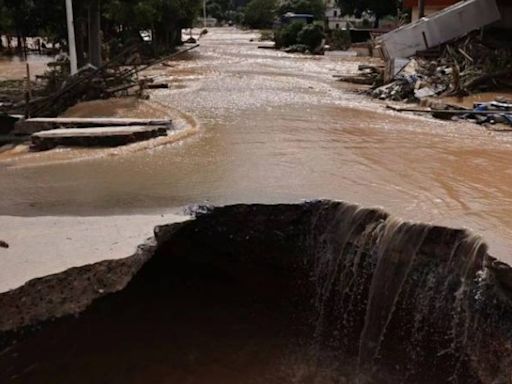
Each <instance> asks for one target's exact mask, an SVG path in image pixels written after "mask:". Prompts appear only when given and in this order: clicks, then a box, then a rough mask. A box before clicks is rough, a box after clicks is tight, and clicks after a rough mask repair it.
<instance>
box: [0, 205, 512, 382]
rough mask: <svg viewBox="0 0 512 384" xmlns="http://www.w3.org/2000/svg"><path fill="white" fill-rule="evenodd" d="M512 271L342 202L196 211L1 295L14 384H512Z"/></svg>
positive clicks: (459, 243) (4, 372)
mask: <svg viewBox="0 0 512 384" xmlns="http://www.w3.org/2000/svg"><path fill="white" fill-rule="evenodd" d="M511 298H512V272H511V269H510V267H509V266H507V265H505V264H503V263H501V262H499V261H498V260H496V259H494V258H493V257H491V256H490V255H489V254H488V252H487V247H486V245H485V243H484V242H483V241H482V240H481V239H480V238H478V237H477V236H474V235H472V234H471V233H468V232H467V231H465V230H457V229H449V228H444V227H436V226H431V225H425V224H414V223H408V222H403V221H400V220H397V219H394V218H392V217H390V216H389V215H388V214H386V213H385V212H383V211H381V210H378V209H365V208H361V207H358V206H356V205H351V204H345V203H342V202H333V201H313V202H308V203H303V204H288V205H256V204H253V205H233V206H226V207H218V208H208V209H202V210H198V211H197V214H196V217H195V218H194V219H192V220H190V221H187V222H184V223H179V224H171V225H168V226H162V227H158V228H156V229H155V239H153V240H149V241H148V243H147V244H144V245H141V246H140V247H139V250H138V251H137V253H136V254H134V255H133V256H131V257H128V258H126V259H122V260H107V261H104V262H101V263H97V264H93V265H88V266H84V267H80V268H73V269H71V270H68V271H65V272H63V273H60V274H57V275H52V276H47V277H44V278H42V279H36V280H33V281H31V282H29V283H27V284H26V285H25V286H23V287H20V288H18V289H16V290H13V291H10V292H7V293H4V294H2V295H0V308H1V309H2V310H1V311H0V382H2V383H50V382H51V383H70V382H73V383H194V384H195V383H198V384H199V383H201V384H202V383H223V384H224V383H316V384H324V383H325V384H330V383H337V384H338V383H361V384H363V383H379V384H380V383H382V384H387V383H400V382H402V383H425V384H427V383H428V384H430V383H510V382H511V380H512V369H511V362H512V361H511V360H512V305H511Z"/></svg>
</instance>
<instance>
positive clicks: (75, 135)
mask: <svg viewBox="0 0 512 384" xmlns="http://www.w3.org/2000/svg"><path fill="white" fill-rule="evenodd" d="M159 136H167V127H166V126H159V125H145V126H144V125H130V126H117V127H90V128H61V129H52V130H49V131H42V132H38V133H34V134H33V135H32V145H31V149H35V150H40V151H44V150H48V149H52V148H55V147H57V146H59V145H64V146H81V147H116V146H120V145H126V144H130V143H134V142H137V141H144V140H149V139H152V138H155V137H159Z"/></svg>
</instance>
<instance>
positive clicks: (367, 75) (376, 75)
mask: <svg viewBox="0 0 512 384" xmlns="http://www.w3.org/2000/svg"><path fill="white" fill-rule="evenodd" d="M358 70H359V73H358V74H357V75H334V77H335V78H337V79H338V80H339V81H344V82H347V83H353V84H365V85H376V84H382V82H383V76H384V67H383V66H376V65H367V64H361V65H359V67H358Z"/></svg>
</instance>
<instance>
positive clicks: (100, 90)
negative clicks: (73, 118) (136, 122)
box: [0, 45, 198, 117]
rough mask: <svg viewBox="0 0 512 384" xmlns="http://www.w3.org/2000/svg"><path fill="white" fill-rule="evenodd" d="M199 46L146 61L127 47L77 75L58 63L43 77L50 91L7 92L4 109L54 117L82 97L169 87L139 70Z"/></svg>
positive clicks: (28, 114)
mask: <svg viewBox="0 0 512 384" xmlns="http://www.w3.org/2000/svg"><path fill="white" fill-rule="evenodd" d="M196 47H198V45H194V46H192V47H189V48H186V49H184V50H181V51H179V52H176V53H173V54H171V55H168V56H165V57H159V58H155V59H152V60H148V61H147V62H145V63H144V64H141V60H140V57H139V59H138V60H137V59H135V60H134V59H133V54H131V50H125V51H123V52H122V53H120V54H119V55H118V57H116V58H114V59H112V60H111V61H109V62H107V63H106V64H104V65H102V66H101V67H98V68H97V67H94V66H92V65H86V66H85V67H83V68H81V69H80V70H79V71H78V73H76V74H75V75H73V76H67V75H66V76H59V75H58V73H59V72H60V71H66V69H65V68H66V66H65V65H60V66H57V67H60V68H59V69H57V67H56V66H54V67H53V68H52V69H51V70H50V71H48V72H47V74H45V76H44V79H43V80H46V92H45V93H46V94H44V95H40V94H41V93H42V92H39V93H38V94H36V95H34V97H25V98H23V99H22V100H20V98H19V97H17V98H11V99H9V97H8V95H7V96H6V98H7V99H9V100H10V101H8V102H7V101H5V102H4V107H3V108H2V106H1V105H0V112H5V113H9V114H25V116H39V117H53V116H58V115H59V114H60V113H62V112H64V111H65V110H66V109H68V108H69V107H71V106H73V105H75V104H76V103H78V102H80V101H86V100H96V99H106V98H109V97H112V96H116V95H119V94H120V93H123V92H124V93H126V92H128V91H129V90H131V89H136V90H137V92H138V93H139V94H142V91H143V90H144V89H146V88H165V87H167V85H165V84H152V83H153V82H154V79H151V78H140V77H139V75H138V74H139V73H140V72H141V71H144V70H145V69H148V68H149V67H151V66H153V65H156V64H161V63H163V62H165V61H168V60H170V59H172V58H173V57H175V56H176V55H180V54H182V53H184V52H186V51H189V50H191V49H194V48H196ZM56 73H57V74H56ZM19 94H20V92H19V88H18V95H19Z"/></svg>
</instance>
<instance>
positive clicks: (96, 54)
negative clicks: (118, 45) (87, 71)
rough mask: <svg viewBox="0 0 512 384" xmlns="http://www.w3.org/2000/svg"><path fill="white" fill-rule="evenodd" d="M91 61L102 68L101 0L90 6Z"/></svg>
mask: <svg viewBox="0 0 512 384" xmlns="http://www.w3.org/2000/svg"><path fill="white" fill-rule="evenodd" d="M88 19H89V20H88V23H89V33H88V34H89V61H90V63H91V64H92V65H94V66H96V67H100V66H101V12H100V0H93V1H92V3H91V5H90V6H89V17H88Z"/></svg>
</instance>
